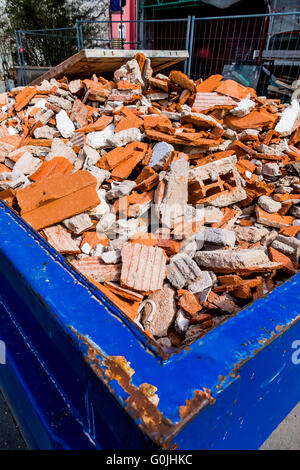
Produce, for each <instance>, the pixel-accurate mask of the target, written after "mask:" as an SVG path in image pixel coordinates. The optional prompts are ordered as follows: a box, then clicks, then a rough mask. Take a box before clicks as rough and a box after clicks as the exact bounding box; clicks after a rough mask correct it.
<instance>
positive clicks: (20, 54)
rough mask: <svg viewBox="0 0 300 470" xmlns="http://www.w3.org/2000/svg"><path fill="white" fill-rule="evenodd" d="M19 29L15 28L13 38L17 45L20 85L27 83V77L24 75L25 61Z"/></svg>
mask: <svg viewBox="0 0 300 470" xmlns="http://www.w3.org/2000/svg"><path fill="white" fill-rule="evenodd" d="M21 32H22V31H21V30H18V31H16V30H15V38H16V45H17V52H18V62H19V67H20V76H21V85H22V86H25V85H27V77H26V63H25V58H24V50H23V46H22V37H21Z"/></svg>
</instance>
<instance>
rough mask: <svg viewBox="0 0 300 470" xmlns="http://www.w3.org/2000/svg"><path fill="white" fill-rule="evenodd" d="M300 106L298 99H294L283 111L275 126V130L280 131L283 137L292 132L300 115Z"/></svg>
mask: <svg viewBox="0 0 300 470" xmlns="http://www.w3.org/2000/svg"><path fill="white" fill-rule="evenodd" d="M299 112H300V106H299V103H298V102H297V101H296V100H293V101H292V103H291V105H290V106H288V107H287V108H286V109H285V110H284V111H283V113H282V115H281V118H280V120H279V122H278V123H277V124H276V126H275V131H276V132H280V134H281V137H286V136H288V135H290V134H291V132H292V129H293V127H294V124H295V122H296V120H297V118H298V116H299Z"/></svg>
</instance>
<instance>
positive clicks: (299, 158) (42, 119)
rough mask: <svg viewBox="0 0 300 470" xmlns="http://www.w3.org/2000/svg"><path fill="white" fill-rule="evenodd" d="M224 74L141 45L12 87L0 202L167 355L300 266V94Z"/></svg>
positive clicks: (3, 98)
mask: <svg viewBox="0 0 300 470" xmlns="http://www.w3.org/2000/svg"><path fill="white" fill-rule="evenodd" d="M222 78H223V77H222V76H221V75H214V76H211V77H209V78H208V79H206V80H204V81H203V80H202V79H199V80H197V81H195V82H194V81H192V80H190V79H189V78H188V77H187V76H186V75H184V74H183V73H181V72H179V71H172V72H171V73H170V75H169V77H167V76H165V75H163V74H160V73H159V74H157V75H156V76H155V77H154V76H153V74H152V69H151V64H150V61H149V59H147V58H145V56H144V55H143V54H137V55H136V56H135V58H134V59H133V60H130V61H129V62H127V63H126V64H125V65H123V66H122V67H121V68H120V69H119V70H117V71H116V72H115V73H114V80H113V81H108V80H106V79H105V78H102V77H97V76H95V75H93V76H92V77H91V78H90V79H86V80H71V81H68V80H67V78H63V79H61V80H58V81H57V80H55V79H51V80H50V82H48V81H43V82H42V84H41V85H40V86H34V87H31V86H27V87H23V88H16V89H14V90H13V91H12V92H11V93H8V94H2V95H0V106H1V112H0V123H1V125H0V198H1V199H2V200H4V201H5V202H6V203H7V204H8V205H9V206H10V207H12V208H13V209H14V210H15V211H17V212H18V213H19V214H20V215H21V217H23V219H24V220H25V221H26V222H27V223H28V224H30V225H31V226H32V227H33V228H34V229H35V230H37V231H39V232H40V233H41V234H42V236H43V237H45V239H46V240H47V241H48V242H49V243H50V245H52V247H54V248H55V249H56V250H57V251H58V252H59V253H62V254H64V255H65V257H66V259H67V260H68V261H69V262H70V263H71V264H72V265H73V267H74V268H76V269H77V270H78V271H79V272H80V273H82V274H83V275H84V276H86V277H87V278H88V279H89V280H90V281H91V282H92V283H93V284H94V285H96V286H97V287H98V288H99V289H100V290H101V291H102V292H103V293H104V294H105V296H106V297H107V298H108V299H110V300H111V301H112V302H113V303H114V304H115V305H116V306H117V307H119V309H120V310H121V311H122V312H123V314H124V315H126V316H127V317H129V319H130V320H131V321H134V322H135V323H136V324H137V326H138V327H140V328H141V329H142V330H143V331H144V332H145V334H146V335H148V337H150V338H152V339H155V340H156V341H157V343H159V344H160V346H161V348H163V349H164V350H171V349H170V348H177V347H180V346H183V345H187V344H189V343H190V342H192V341H194V340H195V339H197V338H199V337H201V336H203V335H204V334H205V333H206V332H207V331H209V330H210V329H212V328H214V327H215V326H217V325H218V324H219V323H221V322H223V321H224V320H225V319H227V318H229V317H230V316H232V315H235V314H236V313H237V312H238V311H239V310H241V309H242V308H243V307H244V306H245V305H246V304H248V303H249V302H252V301H253V300H256V299H257V298H259V297H262V296H264V295H266V294H267V293H268V292H270V291H271V290H272V289H273V288H274V287H275V286H276V285H278V284H279V283H282V282H283V281H285V280H286V279H287V277H289V276H292V275H293V274H295V272H296V270H297V268H298V262H299V254H300V125H299V124H300V120H299V104H298V102H297V101H293V102H292V103H291V105H283V104H280V101H279V100H275V99H267V98H265V97H257V96H256V93H255V90H253V89H251V88H246V87H244V86H242V85H240V84H239V83H237V82H234V81H232V80H222ZM82 313H83V314H84V312H82Z"/></svg>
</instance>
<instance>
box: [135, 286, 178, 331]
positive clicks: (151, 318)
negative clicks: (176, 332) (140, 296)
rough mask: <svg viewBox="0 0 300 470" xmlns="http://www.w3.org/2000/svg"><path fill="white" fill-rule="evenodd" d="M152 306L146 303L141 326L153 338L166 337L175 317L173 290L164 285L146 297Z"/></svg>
mask: <svg viewBox="0 0 300 470" xmlns="http://www.w3.org/2000/svg"><path fill="white" fill-rule="evenodd" d="M148 299H149V300H151V301H152V302H153V303H154V305H155V308H154V309H153V305H151V304H150V303H146V305H145V307H144V314H143V319H142V324H143V326H144V328H145V329H146V330H148V331H150V333H152V334H153V335H154V336H159V337H163V336H167V333H168V328H169V326H170V325H171V324H172V323H173V320H174V318H175V315H176V302H175V290H174V289H173V288H172V287H171V286H170V284H168V283H165V284H164V286H163V288H162V289H160V290H158V291H156V292H154V293H153V294H150V295H149V297H148Z"/></svg>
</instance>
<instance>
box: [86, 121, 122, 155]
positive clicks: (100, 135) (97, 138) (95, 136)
mask: <svg viewBox="0 0 300 470" xmlns="http://www.w3.org/2000/svg"><path fill="white" fill-rule="evenodd" d="M114 131H115V125H114V123H111V124H109V125H108V126H106V127H105V129H103V131H96V132H89V133H88V134H87V136H86V143H87V145H89V146H90V147H93V148H95V149H100V148H105V147H109V143H108V141H107V139H109V138H110V137H112V136H113V135H114Z"/></svg>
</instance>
